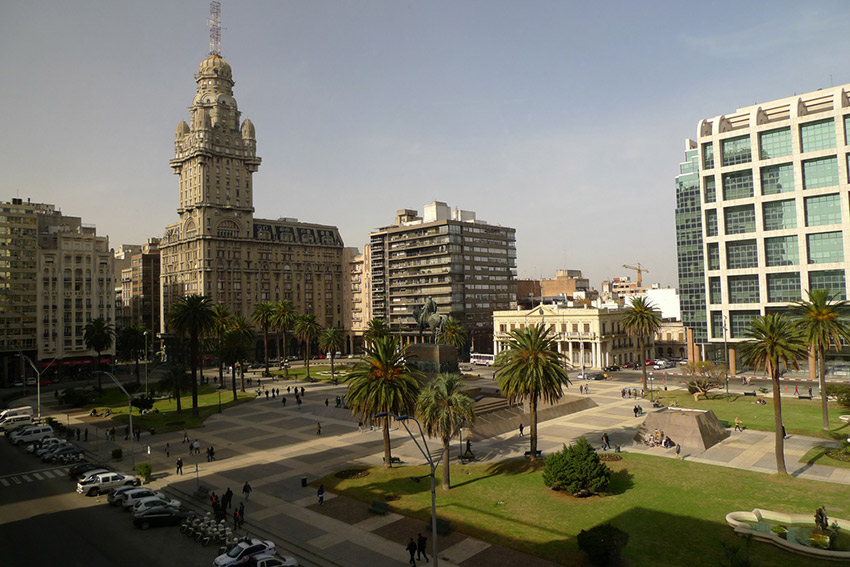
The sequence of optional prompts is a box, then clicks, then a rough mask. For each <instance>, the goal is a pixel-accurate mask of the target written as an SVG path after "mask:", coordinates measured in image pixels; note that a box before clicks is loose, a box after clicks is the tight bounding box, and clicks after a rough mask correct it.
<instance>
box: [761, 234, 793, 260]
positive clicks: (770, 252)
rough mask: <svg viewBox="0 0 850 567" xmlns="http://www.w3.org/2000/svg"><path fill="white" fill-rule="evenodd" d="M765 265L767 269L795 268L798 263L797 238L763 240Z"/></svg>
mask: <svg viewBox="0 0 850 567" xmlns="http://www.w3.org/2000/svg"><path fill="white" fill-rule="evenodd" d="M764 256H765V263H766V264H767V266H768V267H773V266H795V265H797V264H799V263H800V249H799V245H798V243H797V236H796V235H794V236H777V237H776V238H765V239H764Z"/></svg>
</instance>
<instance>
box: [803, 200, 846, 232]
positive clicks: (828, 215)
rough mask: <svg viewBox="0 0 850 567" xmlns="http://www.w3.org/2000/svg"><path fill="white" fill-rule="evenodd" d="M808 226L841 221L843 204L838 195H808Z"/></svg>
mask: <svg viewBox="0 0 850 567" xmlns="http://www.w3.org/2000/svg"><path fill="white" fill-rule="evenodd" d="M805 204H806V226H823V225H827V224H839V223H840V222H841V204H840V201H839V197H838V195H818V196H816V197H806V200H805Z"/></svg>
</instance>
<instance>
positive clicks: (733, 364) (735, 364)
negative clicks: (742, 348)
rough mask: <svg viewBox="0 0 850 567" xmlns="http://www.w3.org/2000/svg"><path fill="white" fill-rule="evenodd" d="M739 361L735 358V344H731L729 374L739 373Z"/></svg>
mask: <svg viewBox="0 0 850 567" xmlns="http://www.w3.org/2000/svg"><path fill="white" fill-rule="evenodd" d="M737 367H738V361H737V360H735V345H734V344H731V345H729V375H730V376H735V375H736V374H737V373H738V368H737Z"/></svg>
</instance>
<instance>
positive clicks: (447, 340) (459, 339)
mask: <svg viewBox="0 0 850 567" xmlns="http://www.w3.org/2000/svg"><path fill="white" fill-rule="evenodd" d="M468 336H469V334H468V333H467V332H466V329H465V328H464V326H463V324H462V323H461V322H460V321H458V320H457V319H455V318H454V317H449V318H447V319H446V322H445V323H444V324H443V330H442V331H440V335H439V336H438V337H437V342H439V343H442V344H444V345H452V346H453V347H455V348H456V349H457V352H458V355H460V354H461V353H462V352H463V348H464V346H466V339H467V337H468Z"/></svg>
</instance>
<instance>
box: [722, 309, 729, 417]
mask: <svg viewBox="0 0 850 567" xmlns="http://www.w3.org/2000/svg"><path fill="white" fill-rule="evenodd" d="M721 317H722V323H723V350H724V351H725V354H724V358H725V359H726V368H725V369H724V373H725V374H726V401H727V402H728V401H729V347H728V345H727V344H726V315H721Z"/></svg>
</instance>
